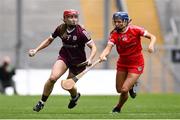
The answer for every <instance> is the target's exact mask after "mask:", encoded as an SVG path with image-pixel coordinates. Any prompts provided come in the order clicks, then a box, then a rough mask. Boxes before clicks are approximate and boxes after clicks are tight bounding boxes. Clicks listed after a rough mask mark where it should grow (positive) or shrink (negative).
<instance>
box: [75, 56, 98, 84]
mask: <svg viewBox="0 0 180 120" xmlns="http://www.w3.org/2000/svg"><path fill="white" fill-rule="evenodd" d="M100 61H101V60H100V59H98V60H96V61H95V62H94V63H93V64H92V65H91V66H90V67H88V68H86V69H85V70H84V71H82V72H81V73H79V74H78V75H76V76H75V77H73V78H72V79H73V80H74V82H77V81H78V80H79V79H80V78H81V77H82V76H83V75H84V74H86V73H87V72H88V71H89V70H90V69H91V68H93V67H94V66H96V65H97V64H98V63H100Z"/></svg>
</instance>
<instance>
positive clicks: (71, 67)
mask: <svg viewBox="0 0 180 120" xmlns="http://www.w3.org/2000/svg"><path fill="white" fill-rule="evenodd" d="M57 60H62V61H63V62H64V63H65V64H66V66H67V67H68V68H69V71H70V72H71V73H73V74H74V75H77V74H79V73H81V72H82V71H84V70H85V69H86V66H81V67H77V65H78V64H80V63H81V61H80V62H79V63H77V64H72V61H68V60H67V59H66V58H65V57H61V56H58V59H57Z"/></svg>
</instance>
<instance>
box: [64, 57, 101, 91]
mask: <svg viewBox="0 0 180 120" xmlns="http://www.w3.org/2000/svg"><path fill="white" fill-rule="evenodd" d="M100 61H101V60H100V59H98V60H97V61H95V62H94V63H93V64H92V65H91V66H90V67H88V68H86V69H85V70H84V71H82V72H81V73H79V74H78V75H76V76H75V77H73V78H69V79H67V80H62V81H61V86H62V88H63V89H65V90H70V89H72V88H73V86H74V85H75V83H76V82H77V81H78V80H79V79H80V78H81V77H82V76H83V75H84V74H86V73H87V72H88V71H89V70H90V69H92V68H93V67H94V66H96V65H97V64H98V63H100Z"/></svg>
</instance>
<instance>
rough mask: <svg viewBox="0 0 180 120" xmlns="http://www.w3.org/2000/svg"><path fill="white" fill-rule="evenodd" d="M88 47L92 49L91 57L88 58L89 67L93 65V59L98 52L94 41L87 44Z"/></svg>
mask: <svg viewBox="0 0 180 120" xmlns="http://www.w3.org/2000/svg"><path fill="white" fill-rule="evenodd" d="M87 46H88V47H89V48H90V49H91V53H90V56H89V58H88V65H91V64H92V62H91V61H92V59H93V58H94V57H95V55H96V52H97V48H96V45H95V43H94V41H93V40H91V41H89V42H88V43H87Z"/></svg>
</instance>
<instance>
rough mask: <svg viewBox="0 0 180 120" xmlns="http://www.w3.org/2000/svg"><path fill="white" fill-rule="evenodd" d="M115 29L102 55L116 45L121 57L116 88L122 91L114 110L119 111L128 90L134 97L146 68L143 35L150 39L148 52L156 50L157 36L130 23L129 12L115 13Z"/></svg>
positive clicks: (104, 55)
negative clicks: (135, 85)
mask: <svg viewBox="0 0 180 120" xmlns="http://www.w3.org/2000/svg"><path fill="white" fill-rule="evenodd" d="M112 20H113V23H114V26H115V28H114V30H113V31H112V32H111V34H110V37H109V41H108V44H107V46H106V48H105V49H104V50H103V52H102V54H101V55H100V59H101V60H104V59H106V57H107V56H108V55H109V54H110V52H111V49H112V47H113V46H114V45H116V49H117V52H118V54H119V59H118V61H117V73H116V90H117V92H118V93H121V95H120V98H119V101H118V104H117V105H116V106H115V107H114V108H113V110H112V112H117V113H119V112H120V111H121V108H122V106H123V105H124V103H125V102H126V101H127V99H128V92H129V93H130V96H131V97H132V98H135V96H136V93H135V92H134V91H133V86H134V84H135V83H136V82H137V80H138V78H139V77H140V75H141V74H142V73H143V69H144V58H143V54H142V52H141V51H142V46H141V37H145V38H148V39H150V44H149V46H148V52H149V53H152V52H154V44H155V41H156V37H155V36H154V35H153V34H151V33H149V32H148V31H147V30H145V29H144V28H141V27H138V26H135V25H130V24H129V23H130V22H131V20H130V19H129V16H128V13H126V12H116V13H114V14H113V19H112Z"/></svg>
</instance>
